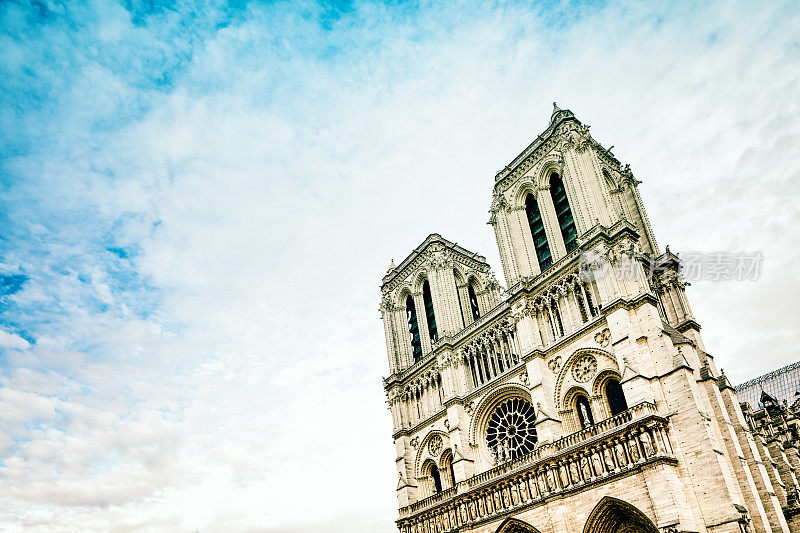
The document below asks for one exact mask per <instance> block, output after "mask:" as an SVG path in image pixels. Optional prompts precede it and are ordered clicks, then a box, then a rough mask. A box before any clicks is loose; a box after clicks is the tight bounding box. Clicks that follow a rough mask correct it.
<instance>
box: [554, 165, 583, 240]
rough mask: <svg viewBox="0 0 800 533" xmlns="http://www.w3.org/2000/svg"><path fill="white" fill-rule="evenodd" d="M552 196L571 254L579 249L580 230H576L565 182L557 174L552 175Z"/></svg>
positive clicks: (560, 226) (559, 224) (562, 234)
mask: <svg viewBox="0 0 800 533" xmlns="http://www.w3.org/2000/svg"><path fill="white" fill-rule="evenodd" d="M550 196H551V197H552V198H553V207H555V209H556V218H557V219H558V226H559V228H561V236H562V237H563V239H564V247H565V248H566V249H567V253H569V252H571V251H572V250H574V249H575V248H577V247H578V230H577V229H576V228H575V221H574V220H573V218H572V209H570V207H569V199H568V198H567V190H566V189H565V188H564V182H563V181H562V180H561V177H559V175H558V174H556V173H555V172H553V173H552V174H551V175H550Z"/></svg>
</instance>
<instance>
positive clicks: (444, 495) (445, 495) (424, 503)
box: [406, 487, 456, 513]
mask: <svg viewBox="0 0 800 533" xmlns="http://www.w3.org/2000/svg"><path fill="white" fill-rule="evenodd" d="M455 493H456V487H450V488H449V489H447V490H443V491H442V492H437V493H436V494H434V495H433V496H428V497H427V498H425V499H423V500H420V501H418V502H414V503H412V504H411V505H409V506H408V507H406V509H408V510H409V512H411V513H413V512H414V511H417V510H419V509H425V508H426V507H430V506H431V505H433V504H434V503H438V502H441V501H444V500H447V499H449V498H450V497H451V496H454V495H455Z"/></svg>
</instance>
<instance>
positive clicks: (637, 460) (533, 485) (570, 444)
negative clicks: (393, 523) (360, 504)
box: [397, 402, 675, 533]
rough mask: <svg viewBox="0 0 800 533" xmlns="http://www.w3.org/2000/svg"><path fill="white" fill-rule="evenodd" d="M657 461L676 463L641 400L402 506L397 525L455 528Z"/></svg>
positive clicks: (659, 423) (659, 422) (415, 532)
mask: <svg viewBox="0 0 800 533" xmlns="http://www.w3.org/2000/svg"><path fill="white" fill-rule="evenodd" d="M661 460H666V461H675V457H674V454H673V451H672V447H671V446H670V444H669V439H668V437H667V420H666V419H665V418H662V417H660V416H658V415H657V414H655V406H654V405H653V404H652V403H648V402H644V403H641V404H638V405H636V406H634V407H633V408H631V409H629V410H628V411H626V412H624V413H621V414H620V415H618V416H616V417H613V418H610V419H608V420H606V421H603V422H601V423H599V424H596V425H595V426H593V427H592V428H588V429H586V430H582V431H579V432H577V433H573V434H571V435H567V436H566V437H564V438H562V439H559V440H557V441H554V442H552V443H545V444H543V445H542V446H540V447H539V448H537V449H536V450H535V451H534V452H532V453H530V454H527V455H525V456H523V457H520V458H518V459H516V460H513V461H509V462H507V463H504V464H502V465H498V466H497V467H495V468H493V469H491V470H489V471H487V472H483V473H481V474H478V475H476V476H473V477H471V478H470V479H468V480H466V481H462V482H460V483H458V484H457V486H456V487H454V488H453V489H449V490H447V491H444V492H442V493H440V494H437V495H435V497H434V496H432V497H430V498H426V499H425V500H421V501H419V502H416V503H415V504H412V505H409V506H406V507H403V508H402V509H400V519H399V520H398V521H397V525H398V528H399V530H400V533H420V532H427V531H439V532H442V533H447V532H450V531H456V530H460V528H465V527H472V526H475V525H478V524H481V523H483V522H486V521H489V520H494V519H495V518H498V517H501V516H503V515H505V514H507V513H509V512H512V511H517V510H520V509H523V508H527V507H531V506H533V505H536V504H538V503H541V502H543V501H545V500H547V499H549V498H551V497H553V496H556V495H560V494H564V493H569V492H572V491H575V490H580V489H582V488H583V487H586V486H589V485H593V484H597V483H602V482H604V481H605V480H607V479H611V478H615V477H617V476H620V475H622V474H624V473H627V472H629V471H631V470H634V469H638V468H640V467H641V466H642V465H644V464H649V463H652V462H655V461H661Z"/></svg>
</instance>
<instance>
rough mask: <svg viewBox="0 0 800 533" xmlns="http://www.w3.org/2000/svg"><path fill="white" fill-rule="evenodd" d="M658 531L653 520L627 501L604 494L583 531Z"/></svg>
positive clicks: (595, 532) (633, 532)
mask: <svg viewBox="0 0 800 533" xmlns="http://www.w3.org/2000/svg"><path fill="white" fill-rule="evenodd" d="M623 532H624V533H658V529H657V528H656V526H655V525H654V524H653V522H652V521H651V520H650V519H649V518H648V517H647V515H646V514H644V513H643V512H642V511H640V510H639V509H637V508H636V507H634V506H633V505H631V504H630V503H628V502H625V501H622V500H620V499H617V498H612V497H611V496H604V497H603V499H602V500H600V502H599V503H598V504H597V505H596V506H595V508H594V509H593V510H592V512H591V513H590V514H589V518H588V519H587V520H586V525H585V526H584V528H583V533H623Z"/></svg>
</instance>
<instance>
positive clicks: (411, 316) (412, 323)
mask: <svg viewBox="0 0 800 533" xmlns="http://www.w3.org/2000/svg"><path fill="white" fill-rule="evenodd" d="M406 318H407V319H408V336H409V338H410V339H411V355H412V356H413V357H414V362H415V363H416V362H417V361H419V360H420V359H422V342H421V340H420V338H419V322H417V310H416V308H415V307H414V298H412V297H411V296H410V295H409V297H408V298H406Z"/></svg>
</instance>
